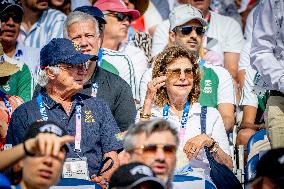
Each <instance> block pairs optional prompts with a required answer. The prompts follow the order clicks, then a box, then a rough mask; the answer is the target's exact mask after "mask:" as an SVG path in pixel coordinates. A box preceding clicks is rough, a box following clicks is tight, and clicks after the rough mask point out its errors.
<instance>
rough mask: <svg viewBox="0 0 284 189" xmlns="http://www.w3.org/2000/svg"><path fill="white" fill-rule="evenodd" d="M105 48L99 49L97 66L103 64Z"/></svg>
mask: <svg viewBox="0 0 284 189" xmlns="http://www.w3.org/2000/svg"><path fill="white" fill-rule="evenodd" d="M103 51H104V50H103V48H100V49H99V52H98V60H97V66H100V65H101V63H102V59H103Z"/></svg>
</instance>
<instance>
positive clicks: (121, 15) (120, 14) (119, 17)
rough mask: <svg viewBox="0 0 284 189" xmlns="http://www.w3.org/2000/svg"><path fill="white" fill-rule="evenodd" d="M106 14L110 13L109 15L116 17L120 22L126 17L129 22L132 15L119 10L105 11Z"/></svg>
mask: <svg viewBox="0 0 284 189" xmlns="http://www.w3.org/2000/svg"><path fill="white" fill-rule="evenodd" d="M106 15H111V16H114V17H115V18H117V20H118V21H119V22H122V21H124V20H125V19H127V20H128V21H129V22H131V21H132V20H133V18H132V16H131V15H129V14H123V13H121V12H110V13H107V14H106Z"/></svg>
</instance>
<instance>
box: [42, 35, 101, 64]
mask: <svg viewBox="0 0 284 189" xmlns="http://www.w3.org/2000/svg"><path fill="white" fill-rule="evenodd" d="M97 59H98V57H97V56H96V55H89V54H83V53H82V52H81V50H80V48H79V46H77V45H76V44H75V43H73V42H72V41H70V40H69V39H64V38H53V39H52V40H51V41H50V42H49V43H48V44H47V45H45V46H44V47H43V48H42V49H41V51H40V67H41V68H44V67H46V66H55V65H57V64H60V63H65V64H73V65H75V64H83V63H85V62H87V61H88V60H97Z"/></svg>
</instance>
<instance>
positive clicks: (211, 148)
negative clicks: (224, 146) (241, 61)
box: [208, 138, 219, 154]
mask: <svg viewBox="0 0 284 189" xmlns="http://www.w3.org/2000/svg"><path fill="white" fill-rule="evenodd" d="M212 140H213V142H212V144H211V146H209V147H208V149H209V151H210V153H211V154H216V153H217V152H218V150H219V144H218V142H216V141H215V140H214V139H213V138H212Z"/></svg>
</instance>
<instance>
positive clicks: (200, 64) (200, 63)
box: [198, 59, 205, 70]
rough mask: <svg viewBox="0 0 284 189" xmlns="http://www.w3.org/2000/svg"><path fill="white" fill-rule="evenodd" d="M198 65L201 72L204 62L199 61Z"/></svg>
mask: <svg viewBox="0 0 284 189" xmlns="http://www.w3.org/2000/svg"><path fill="white" fill-rule="evenodd" d="M198 64H199V67H200V69H201V70H203V66H204V64H205V60H203V59H200V60H199V61H198Z"/></svg>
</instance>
